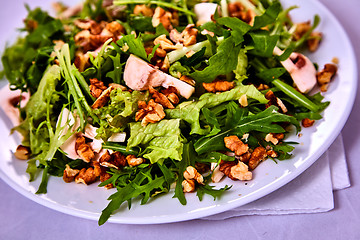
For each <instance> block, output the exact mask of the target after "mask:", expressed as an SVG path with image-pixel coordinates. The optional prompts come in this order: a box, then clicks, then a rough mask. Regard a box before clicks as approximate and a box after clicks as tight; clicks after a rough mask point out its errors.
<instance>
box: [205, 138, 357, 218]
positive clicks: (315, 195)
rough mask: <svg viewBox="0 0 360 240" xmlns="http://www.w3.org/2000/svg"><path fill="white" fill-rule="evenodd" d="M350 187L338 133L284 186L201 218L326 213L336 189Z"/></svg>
mask: <svg viewBox="0 0 360 240" xmlns="http://www.w3.org/2000/svg"><path fill="white" fill-rule="evenodd" d="M349 186H350V180H349V174H348V170H347V164H346V157H345V149H344V145H343V140H342V136H341V135H339V136H338V137H337V138H336V140H335V141H334V143H333V144H332V145H331V146H330V148H329V149H328V150H327V151H326V152H325V153H324V154H323V155H322V156H321V157H320V158H319V159H318V160H317V161H316V162H315V163H314V164H313V165H312V166H311V167H310V168H308V169H307V170H306V171H305V172H303V173H302V174H301V175H300V176H298V177H297V178H296V179H294V180H293V181H291V182H289V183H288V184H286V185H285V186H283V187H282V188H280V189H278V190H276V191H275V192H273V193H271V194H269V195H267V196H265V197H263V198H261V199H259V200H257V201H254V202H252V203H249V204H246V205H244V206H240V207H238V208H235V209H232V210H229V211H226V212H223V213H219V214H216V215H212V216H209V217H205V218H202V219H206V220H223V219H227V218H231V217H238V216H244V215H281V214H295V213H317V212H326V211H330V210H332V209H333V208H334V197H333V190H340V189H343V188H346V187H349Z"/></svg>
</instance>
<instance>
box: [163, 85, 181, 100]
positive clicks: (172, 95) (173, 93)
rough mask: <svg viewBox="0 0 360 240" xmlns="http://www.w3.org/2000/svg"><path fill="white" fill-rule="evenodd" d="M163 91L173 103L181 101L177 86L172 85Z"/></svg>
mask: <svg viewBox="0 0 360 240" xmlns="http://www.w3.org/2000/svg"><path fill="white" fill-rule="evenodd" d="M161 93H162V94H164V95H165V96H166V97H167V98H168V99H169V100H170V102H171V103H172V104H178V103H179V91H178V90H177V89H176V87H173V86H170V87H168V88H164V89H162V90H161Z"/></svg>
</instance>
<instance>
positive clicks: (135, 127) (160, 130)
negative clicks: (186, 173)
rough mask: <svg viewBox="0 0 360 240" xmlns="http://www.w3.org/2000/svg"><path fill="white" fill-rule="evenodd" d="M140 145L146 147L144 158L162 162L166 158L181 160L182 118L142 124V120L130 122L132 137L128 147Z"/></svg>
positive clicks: (153, 161) (152, 161)
mask: <svg viewBox="0 0 360 240" xmlns="http://www.w3.org/2000/svg"><path fill="white" fill-rule="evenodd" d="M135 146H139V147H140V148H142V149H145V154H144V155H143V157H144V158H147V159H149V160H150V162H151V163H155V162H159V163H160V164H161V163H162V162H163V161H164V159H166V158H171V159H174V160H179V161H180V160H181V155H182V151H183V139H182V137H181V132H180V119H170V120H165V119H164V120H162V121H160V122H157V123H150V124H148V125H147V126H145V127H144V126H142V125H141V123H140V122H136V123H130V138H129V140H128V145H127V148H128V149H130V148H132V147H135Z"/></svg>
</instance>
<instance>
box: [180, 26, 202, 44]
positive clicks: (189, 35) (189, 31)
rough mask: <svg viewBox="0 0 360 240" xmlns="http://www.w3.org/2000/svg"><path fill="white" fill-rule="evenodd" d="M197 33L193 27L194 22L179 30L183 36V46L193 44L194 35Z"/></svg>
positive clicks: (194, 40) (194, 41)
mask: <svg viewBox="0 0 360 240" xmlns="http://www.w3.org/2000/svg"><path fill="white" fill-rule="evenodd" d="M197 34H198V30H197V29H196V28H195V25H194V24H189V25H187V26H186V28H185V29H184V30H183V31H182V32H181V36H182V38H183V45H184V46H185V47H187V46H190V45H194V44H195V43H196V36H197Z"/></svg>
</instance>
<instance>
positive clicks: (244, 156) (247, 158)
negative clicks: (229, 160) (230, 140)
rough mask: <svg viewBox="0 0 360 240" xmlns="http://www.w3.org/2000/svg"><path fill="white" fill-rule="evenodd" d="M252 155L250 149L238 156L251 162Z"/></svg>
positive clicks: (245, 161) (242, 160)
mask: <svg viewBox="0 0 360 240" xmlns="http://www.w3.org/2000/svg"><path fill="white" fill-rule="evenodd" d="M250 157H251V152H250V149H249V152H246V153H244V154H243V155H241V156H239V157H238V158H239V160H240V161H241V162H244V163H247V162H249V160H250Z"/></svg>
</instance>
